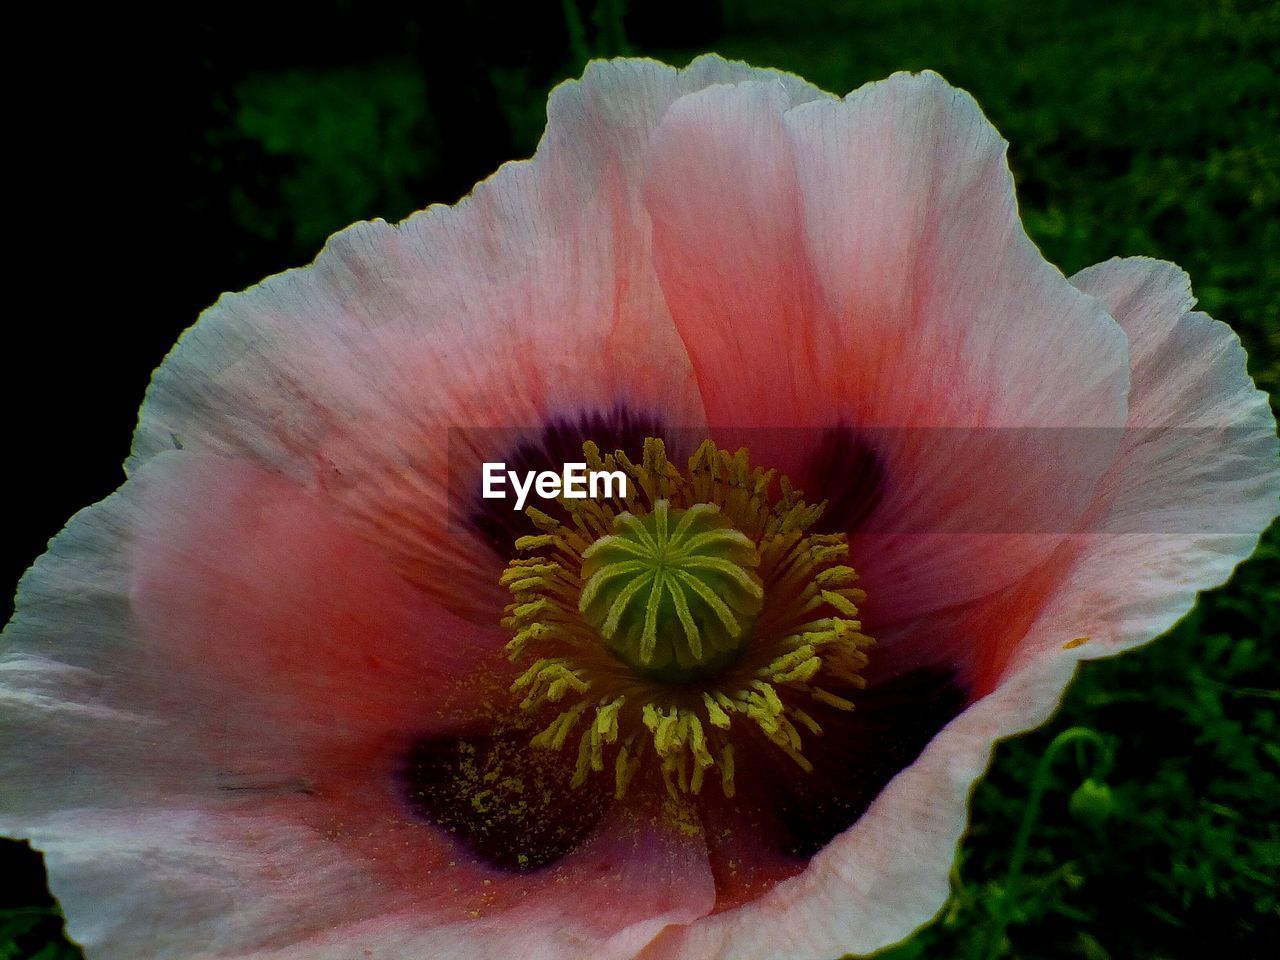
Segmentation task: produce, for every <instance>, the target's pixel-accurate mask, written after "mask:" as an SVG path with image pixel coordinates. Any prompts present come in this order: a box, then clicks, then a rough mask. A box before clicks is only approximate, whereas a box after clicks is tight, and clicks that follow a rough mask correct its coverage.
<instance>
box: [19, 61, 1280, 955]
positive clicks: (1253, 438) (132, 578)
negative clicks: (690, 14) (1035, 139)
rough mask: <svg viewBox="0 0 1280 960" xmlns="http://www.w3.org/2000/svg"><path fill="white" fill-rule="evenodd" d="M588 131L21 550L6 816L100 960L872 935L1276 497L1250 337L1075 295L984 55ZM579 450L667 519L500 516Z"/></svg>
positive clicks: (343, 239) (645, 107) (1108, 274)
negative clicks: (1022, 191) (1006, 128)
mask: <svg viewBox="0 0 1280 960" xmlns="http://www.w3.org/2000/svg"><path fill="white" fill-rule="evenodd" d="M548 112H549V117H550V119H549V123H548V128H547V133H546V136H545V138H544V140H543V142H542V145H541V147H540V148H539V150H538V153H537V155H536V156H535V157H534V158H533V159H532V160H531V161H528V162H524V163H514V164H509V165H507V166H505V167H503V168H502V169H501V170H500V171H499V172H498V173H496V174H495V175H494V176H493V177H492V178H490V179H489V180H487V181H485V182H484V183H482V184H480V185H479V186H477V187H476V189H475V191H474V192H473V193H472V194H471V196H469V197H468V198H467V199H465V200H463V201H462V202H461V203H459V204H458V205H456V206H454V207H433V208H431V209H429V210H427V211H425V212H423V213H420V214H418V215H416V216H414V217H411V218H410V219H409V220H407V221H406V222H404V223H402V224H400V225H398V226H394V227H392V226H388V225H386V224H384V223H380V222H375V223H363V224H357V225H356V226H354V227H351V228H350V229H348V230H346V231H344V232H342V233H340V234H338V235H337V236H335V237H334V238H333V239H332V240H331V241H330V243H329V245H328V246H327V247H326V249H325V251H324V252H323V253H322V254H321V255H320V257H319V258H318V259H317V260H316V262H315V263H314V264H312V265H311V266H309V267H305V268H303V269H300V270H293V271H290V272H288V273H284V274H281V275H279V276H276V277H272V278H270V279H268V280H266V281H265V282H263V283H262V284H260V285H259V286H257V287H254V288H253V289H251V290H248V291H246V292H244V293H241V294H235V295H230V296H226V297H223V298H222V299H221V300H220V301H219V302H218V303H217V304H216V305H215V306H214V307H212V308H211V309H210V310H208V311H207V312H206V313H205V314H204V315H203V316H202V317H201V319H200V321H199V323H197V324H196V325H195V326H194V327H193V328H192V329H191V330H190V331H188V333H187V334H186V335H184V337H183V338H182V340H181V341H180V342H179V344H178V346H177V347H176V349H175V350H174V351H173V353H172V354H171V355H170V356H169V358H168V359H167V360H166V361H165V362H164V364H163V365H162V366H161V367H160V369H159V370H158V371H157V372H156V375H155V378H154V381H153V383H152V385H151V389H150V390H149V392H148V394H147V400H146V404H145V406H144V407H143V411H142V414H141V422H140V425H139V427H138V431H137V435H136V439H135V444H134V450H133V455H132V457H131V459H130V460H129V463H128V473H129V479H128V482H127V483H126V484H125V485H124V486H123V487H122V488H121V490H120V491H119V492H117V493H116V494H115V495H114V496H112V497H111V498H109V499H108V500H106V501H104V502H103V503H101V504H98V505H96V506H94V507H91V508H89V509H87V510H85V511H83V512H82V513H80V514H79V515H78V516H76V517H75V518H74V519H73V520H72V521H71V523H70V524H69V525H68V527H67V529H66V530H65V531H64V532H63V533H62V534H61V535H60V536H59V537H58V538H57V539H56V540H55V541H54V543H53V544H52V546H51V547H50V550H49V553H48V554H46V555H45V556H44V557H43V558H42V559H41V560H40V561H39V562H38V563H37V564H36V566H35V567H34V568H33V570H32V571H31V572H30V573H29V574H28V575H27V577H26V579H25V580H24V581H23V583H22V586H21V590H20V593H19V599H18V609H17V613H16V614H15V616H14V619H13V621H12V622H11V624H10V625H9V627H8V628H7V630H6V632H5V639H4V645H3V649H2V650H0V718H2V719H0V724H2V728H3V729H4V730H5V731H6V733H5V745H4V750H3V754H2V759H0V829H3V830H4V831H7V832H10V833H13V834H16V835H19V836H24V837H30V838H31V840H32V842H33V843H34V844H35V845H36V846H37V847H39V848H40V849H42V850H44V851H45V854H46V857H47V863H48V868H49V875H50V881H51V884H52V888H53V891H54V893H55V894H56V895H57V896H58V897H59V898H60V899H61V902H62V904H63V907H64V909H65V911H66V914H67V918H68V923H69V931H70V933H71V935H72V936H73V937H75V938H77V939H78V940H80V941H81V942H82V943H84V944H85V946H86V948H87V952H88V955H89V957H90V958H92V960H97V958H102V960H106V958H128V960H137V958H146V957H175V958H193V957H211V958H212V957H218V958H232V957H237V958H247V957H253V958H264V960H265V958H278V960H282V958H308V960H324V958H334V960H338V958H341V960H348V958H352V957H356V958H359V957H374V958H406V960H407V958H420V957H427V956H430V957H464V956H465V957H516V956H519V957H543V958H561V957H592V958H601V957H619V958H623V957H633V956H643V957H645V958H648V960H656V958H700V957H720V956H729V957H735V958H753V957H758V958H774V957H796V958H801V957H803V958H826V957H832V956H835V955H838V954H841V953H844V952H854V953H863V952H868V951H872V950H875V949H877V948H880V947H882V946H885V945H887V944H889V943H892V942H894V941H896V940H898V939H900V938H902V937H903V936H905V935H906V934H908V933H909V932H910V931H911V930H912V929H913V928H915V927H916V926H918V925H919V924H921V923H923V922H924V921H926V920H927V919H928V918H929V917H930V916H931V915H932V914H933V913H934V912H935V911H936V910H937V909H938V908H939V907H940V905H941V904H942V903H943V901H944V899H945V897H946V895H947V889H948V887H947V874H948V870H949V868H950V866H951V863H952V859H953V856H954V853H955V850H956V846H957V843H958V842H959V839H960V836H961V833H962V831H963V829H964V824H965V817H966V798H967V794H968V792H969V790H970V788H971V786H972V785H973V783H974V781H975V779H976V778H977V777H978V776H979V775H980V774H981V773H982V771H983V769H984V767H985V765H986V763H987V760H988V757H989V755H990V753H991V749H992V745H993V743H994V741H995V740H997V739H998V738H1001V737H1006V736H1009V735H1011V734H1015V733H1018V732H1020V731H1023V730H1026V729H1028V728H1030V727H1032V726H1034V725H1036V724H1038V723H1040V722H1042V721H1043V720H1044V719H1045V718H1046V717H1047V716H1048V715H1049V714H1050V713H1051V712H1052V710H1053V709H1054V707H1055V705H1056V704H1057V702H1058V700H1059V697H1060V695H1061V693H1062V691H1063V689H1064V687H1065V685H1066V684H1067V682H1068V680H1069V679H1070V677H1071V674H1072V672H1073V670H1074V668H1075V665H1076V663H1077V662H1078V661H1079V660H1081V659H1083V658H1089V657H1097V656H1105V655H1110V654H1114V653H1117V652H1120V651H1123V650H1125V649H1128V648H1130V647H1133V646H1135V645H1137V644H1141V643H1143V642H1145V641H1147V640H1149V639H1151V638H1152V637H1154V636H1156V635H1158V634H1160V633H1161V632H1162V631H1164V630H1165V629H1166V628H1168V627H1169V626H1170V625H1171V624H1173V623H1174V621H1176V620H1177V619H1178V618H1179V617H1180V616H1182V615H1183V614H1184V613H1186V612H1187V610H1189V609H1190V607H1191V605H1192V603H1193V602H1194V599H1195V595H1196V592H1197V591H1198V590H1202V589H1205V588H1207V587H1211V586H1214V585H1216V584H1218V583H1221V582H1222V581H1223V580H1224V579H1225V578H1226V577H1227V576H1228V574H1229V573H1230V571H1231V570H1232V568H1233V567H1234V566H1235V565H1236V564H1237V563H1238V562H1239V561H1240V560H1241V559H1243V558H1244V557H1246V556H1248V555H1249V553H1250V552H1251V550H1252V548H1253V546H1254V545H1255V543H1256V542H1257V537H1258V534H1259V532H1260V531H1261V530H1262V529H1263V528H1264V527H1265V526H1266V524H1267V523H1268V522H1269V520H1270V519H1271V518H1272V516H1273V515H1274V514H1275V512H1276V495H1277V492H1278V491H1280V476H1278V472H1277V466H1276V450H1277V442H1276V436H1275V423H1274V420H1273V418H1272V415H1271V413H1270V411H1269V408H1268V406H1267V403H1266V400H1265V398H1264V396H1263V394H1262V393H1260V392H1259V391H1257V390H1256V389H1254V387H1253V384H1252V382H1251V381H1250V379H1249V377H1248V376H1247V374H1246V372H1245V364H1244V353H1243V351H1242V350H1241V348H1240V345H1239V342H1238V340H1237V339H1236V337H1235V336H1234V335H1233V334H1232V333H1231V331H1230V330H1229V329H1228V328H1227V327H1225V326H1224V325H1222V324H1220V323H1217V322H1215V321H1213V320H1211V319H1209V318H1208V317H1207V316H1205V315H1203V314H1200V313H1195V312H1193V310H1192V303H1193V301H1192V297H1191V294H1190V291H1189V287H1188V281H1187V279H1186V277H1185V276H1184V275H1183V274H1182V273H1181V272H1180V271H1179V270H1178V269H1177V268H1176V267H1174V266H1172V265H1170V264H1166V263H1160V262H1157V261H1153V260H1146V259H1129V260H1112V261H1109V262H1107V263H1104V264H1101V265H1099V266H1096V267H1093V268H1091V269H1089V270H1086V271H1084V272H1083V273H1081V274H1078V275H1077V276H1075V277H1073V278H1071V279H1070V280H1068V279H1065V278H1063V276H1062V275H1061V274H1060V273H1059V272H1058V271H1057V270H1056V269H1055V268H1054V267H1052V266H1051V265H1050V264H1048V263H1046V262H1045V261H1044V260H1043V259H1042V258H1041V256H1040V254H1039V253H1038V252H1037V250H1036V249H1035V247H1034V246H1033V245H1032V244H1031V242H1030V241H1029V240H1028V239H1027V237H1026V234H1025V233H1024V231H1023V229H1022V226H1021V224H1020V222H1019V220H1018V214H1017V209H1016V206H1015V201H1014V195H1013V184H1012V180H1011V177H1010V174H1009V170H1008V167H1007V166H1006V163H1005V159H1004V152H1005V144H1004V142H1003V141H1002V140H1001V139H1000V137H999V135H998V134H997V133H996V131H995V130H994V129H993V128H992V127H991V125H990V124H989V123H988V122H987V120H986V119H985V118H984V117H983V115H982V113H981V112H980V110H979V109H978V107H977V105H976V104H975V103H974V102H973V101H972V100H971V99H970V98H969V97H968V96H967V95H966V94H964V93H962V92H960V91H958V90H955V89H953V88H951V87H949V86H947V84H946V83H945V82H943V81H942V80H941V79H940V78H939V77H937V76H936V75H933V74H921V75H907V74H898V75H895V76H893V77H891V78H889V79H888V80H885V81H883V82H880V83H875V84H871V85H868V86H866V87H863V88H861V89H859V90H857V91H855V92H854V93H852V94H851V95H850V96H849V97H848V98H846V99H844V100H838V99H835V98H833V97H830V96H828V95H826V94H823V93H821V92H819V91H818V90H816V89H814V88H813V87H811V86H809V85H808V84H806V83H805V82H803V81H802V80H800V79H798V78H796V77H793V76H788V75H784V74H778V73H774V72H771V71H765V70H754V69H751V68H748V67H745V66H743V65H739V64H731V63H726V62H724V61H722V60H720V59H717V58H714V57H705V58H702V59H699V60H697V61H695V62H694V63H693V64H692V65H690V66H689V67H688V68H687V69H685V70H682V71H677V70H673V69H671V68H669V67H665V66H663V65H661V64H658V63H654V62H651V61H615V62H609V63H596V64H593V65H592V66H591V67H590V68H589V69H588V71H587V74H586V76H585V77H584V78H583V80H581V81H580V82H575V83H569V84H565V85H563V86H561V87H559V88H558V89H557V90H556V92H555V93H554V94H553V95H552V98H551V103H550V107H549V111H548ZM704 441H710V442H705V443H704ZM584 443H585V444H587V447H586V449H585V452H583V451H584V446H583V445H584ZM591 444H595V445H596V446H592V445H591ZM740 444H741V445H743V446H746V447H748V448H749V449H750V461H749V463H748V461H747V459H746V455H745V454H741V455H738V456H731V453H732V452H733V451H736V450H737V449H738V447H739V445H740ZM615 450H621V451H622V454H620V455H616V456H615V455H614V453H613V451H615ZM578 459H582V460H584V462H588V463H589V464H591V465H594V466H598V467H601V468H608V469H619V470H622V471H624V473H625V474H626V475H627V477H628V478H629V480H630V481H631V483H632V487H631V489H630V492H629V495H628V497H627V498H626V499H625V500H623V499H616V500H615V499H610V498H600V499H598V500H590V499H588V500H586V501H574V500H567V499H566V500H565V501H563V502H562V503H560V504H554V503H547V502H543V503H542V504H541V506H540V508H539V509H540V511H541V512H538V513H534V514H533V515H531V516H526V515H525V514H522V513H517V512H515V511H513V510H512V509H511V505H510V503H508V502H504V501H490V500H484V499H482V498H480V497H479V496H478V491H479V483H480V465H481V463H482V462H492V461H504V462H507V463H508V465H509V466H512V467H515V466H517V465H524V466H522V467H521V469H524V468H525V467H527V466H530V465H533V466H538V467H551V468H555V466H556V465H558V464H559V463H561V462H563V461H565V460H578ZM759 468H766V469H769V470H773V469H776V470H778V471H780V474H785V475H786V476H787V477H789V478H790V480H791V481H792V482H793V483H794V486H795V488H798V489H800V490H803V491H804V492H803V494H799V493H797V492H796V490H795V489H793V488H791V487H790V486H787V485H784V484H783V482H782V480H781V478H780V476H775V475H773V474H768V473H765V472H763V470H761V469H759ZM824 501H825V507H821V508H819V507H817V506H814V505H815V504H820V503H821V502H824ZM855 580H856V582H857V585H856V586H854V583H855Z"/></svg>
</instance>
